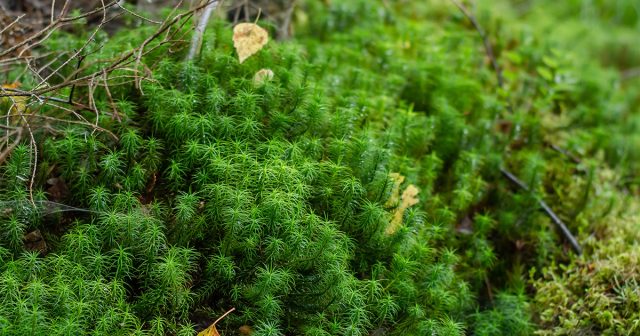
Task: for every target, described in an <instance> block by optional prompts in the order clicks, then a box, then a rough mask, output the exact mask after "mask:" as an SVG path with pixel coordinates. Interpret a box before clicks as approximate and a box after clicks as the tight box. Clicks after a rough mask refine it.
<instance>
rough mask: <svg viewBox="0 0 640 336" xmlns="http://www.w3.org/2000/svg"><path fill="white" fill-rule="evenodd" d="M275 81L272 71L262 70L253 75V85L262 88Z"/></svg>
mask: <svg viewBox="0 0 640 336" xmlns="http://www.w3.org/2000/svg"><path fill="white" fill-rule="evenodd" d="M272 79H273V71H271V69H261V70H259V71H258V72H256V74H255V75H253V85H255V86H260V85H263V84H264V83H266V82H268V81H270V80H272Z"/></svg>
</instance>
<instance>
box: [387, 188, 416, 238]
mask: <svg viewBox="0 0 640 336" xmlns="http://www.w3.org/2000/svg"><path fill="white" fill-rule="evenodd" d="M419 192H420V189H418V188H417V187H416V186H414V185H413V184H410V185H409V186H408V187H407V189H405V190H404V192H402V197H401V200H400V205H398V207H397V208H396V210H395V211H394V213H393V218H392V219H391V222H390V223H389V226H387V229H386V230H385V233H386V234H387V235H392V234H394V233H396V232H397V231H398V229H399V228H400V226H401V225H402V217H403V216H404V212H405V211H406V210H407V209H408V208H409V207H411V206H412V205H416V204H418V202H420V199H418V197H417V196H418V193H419Z"/></svg>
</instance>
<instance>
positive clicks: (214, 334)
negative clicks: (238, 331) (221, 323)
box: [198, 324, 220, 336]
mask: <svg viewBox="0 0 640 336" xmlns="http://www.w3.org/2000/svg"><path fill="white" fill-rule="evenodd" d="M198 336H220V333H219V332H218V329H216V325H215V324H212V325H210V326H209V328H207V329H205V330H203V331H201V332H199V333H198Z"/></svg>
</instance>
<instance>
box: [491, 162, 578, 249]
mask: <svg viewBox="0 0 640 336" xmlns="http://www.w3.org/2000/svg"><path fill="white" fill-rule="evenodd" d="M500 172H502V174H503V175H504V176H505V177H506V178H507V179H509V181H511V182H513V183H514V184H516V185H517V186H518V187H520V189H523V190H525V191H529V187H528V186H527V185H526V184H525V183H524V182H522V181H520V179H518V178H517V177H516V176H515V175H513V174H512V173H510V172H509V171H507V170H506V169H504V168H500ZM538 204H539V205H540V207H541V208H542V210H544V212H545V213H547V215H548V216H549V217H550V218H551V220H552V221H553V223H554V224H555V225H556V226H557V227H558V228H559V229H560V231H561V232H562V235H563V236H564V237H565V238H566V239H567V240H568V241H569V244H571V247H573V250H574V251H575V252H576V254H578V255H581V254H582V248H581V247H580V244H578V240H577V239H576V238H575V237H574V236H573V234H571V231H569V228H567V226H566V225H565V224H564V223H563V222H562V220H561V219H560V218H559V217H558V215H556V213H555V212H553V210H551V208H550V207H549V205H547V203H546V202H545V201H543V200H542V199H541V198H538Z"/></svg>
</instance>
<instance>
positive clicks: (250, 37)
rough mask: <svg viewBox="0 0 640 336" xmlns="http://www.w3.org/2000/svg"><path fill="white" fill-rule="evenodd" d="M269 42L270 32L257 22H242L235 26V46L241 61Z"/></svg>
mask: <svg viewBox="0 0 640 336" xmlns="http://www.w3.org/2000/svg"><path fill="white" fill-rule="evenodd" d="M267 42H269V33H267V31H266V30H264V29H263V28H262V27H260V26H258V25H257V24H255V23H240V24H238V25H236V26H235V27H233V46H234V47H235V48H236V52H238V59H239V60H240V63H242V62H244V61H245V60H246V59H247V58H249V57H250V56H251V55H253V54H255V53H257V52H258V51H260V49H262V47H264V45H265V44H267Z"/></svg>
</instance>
